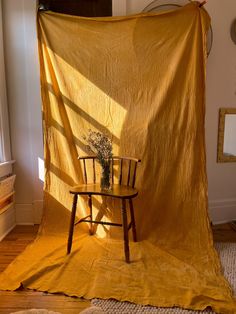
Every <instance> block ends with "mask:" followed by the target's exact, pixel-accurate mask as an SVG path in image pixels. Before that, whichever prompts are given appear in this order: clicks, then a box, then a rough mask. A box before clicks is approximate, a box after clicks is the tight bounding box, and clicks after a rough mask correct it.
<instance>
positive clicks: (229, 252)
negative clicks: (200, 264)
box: [92, 243, 236, 314]
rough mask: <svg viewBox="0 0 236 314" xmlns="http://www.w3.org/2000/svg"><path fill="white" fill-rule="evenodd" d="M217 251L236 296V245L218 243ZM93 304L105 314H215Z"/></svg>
mask: <svg viewBox="0 0 236 314" xmlns="http://www.w3.org/2000/svg"><path fill="white" fill-rule="evenodd" d="M215 246H216V249H217V251H218V253H219V255H220V259H221V263H222V267H223V272H224V275H225V277H226V278H227V279H228V281H229V283H230V284H231V287H232V289H233V291H234V294H235V295H236V271H235V270H236V244H235V243H216V245H215ZM92 304H93V305H96V306H99V307H101V308H102V309H103V311H104V312H105V313H112V314H121V313H122V314H125V313H127V314H128V313H147V314H148V313H157V314H158V313H160V314H161V313H163V314H171V313H173V314H194V313H198V314H199V313H208V314H209V313H211V314H212V313H215V312H212V311H210V310H205V311H189V310H183V309H180V308H157V307H153V306H142V305H137V304H132V303H129V302H119V301H116V300H110V299H109V300H101V299H93V300H92Z"/></svg>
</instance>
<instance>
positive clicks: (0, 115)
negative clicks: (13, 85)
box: [0, 1, 11, 165]
mask: <svg viewBox="0 0 236 314" xmlns="http://www.w3.org/2000/svg"><path fill="white" fill-rule="evenodd" d="M10 160H11V153H10V136H9V121H8V108H7V96H6V80H5V64H4V49H3V32H2V7H1V1H0V165H1V163H4V162H7V161H10Z"/></svg>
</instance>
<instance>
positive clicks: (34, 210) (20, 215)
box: [15, 200, 43, 225]
mask: <svg viewBox="0 0 236 314" xmlns="http://www.w3.org/2000/svg"><path fill="white" fill-rule="evenodd" d="M15 209H16V224H17V225H34V224H40V222H41V218H42V211H43V201H42V200H36V201H34V202H33V204H19V203H16V204H15Z"/></svg>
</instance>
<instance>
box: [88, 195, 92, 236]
mask: <svg viewBox="0 0 236 314" xmlns="http://www.w3.org/2000/svg"><path fill="white" fill-rule="evenodd" d="M88 206H89V211H90V219H91V220H93V204H92V196H91V195H89V198H88ZM89 234H90V235H93V223H92V222H90V228H89Z"/></svg>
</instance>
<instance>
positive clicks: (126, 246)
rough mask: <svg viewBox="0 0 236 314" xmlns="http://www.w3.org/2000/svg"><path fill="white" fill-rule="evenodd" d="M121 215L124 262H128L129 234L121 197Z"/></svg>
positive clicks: (124, 207) (123, 202) (123, 200)
mask: <svg viewBox="0 0 236 314" xmlns="http://www.w3.org/2000/svg"><path fill="white" fill-rule="evenodd" d="M122 216H123V232H124V251H125V260H126V263H129V262H130V260H129V235H128V223H127V212H126V200H125V199H122Z"/></svg>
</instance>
